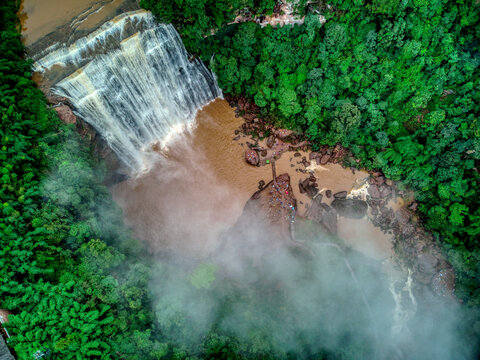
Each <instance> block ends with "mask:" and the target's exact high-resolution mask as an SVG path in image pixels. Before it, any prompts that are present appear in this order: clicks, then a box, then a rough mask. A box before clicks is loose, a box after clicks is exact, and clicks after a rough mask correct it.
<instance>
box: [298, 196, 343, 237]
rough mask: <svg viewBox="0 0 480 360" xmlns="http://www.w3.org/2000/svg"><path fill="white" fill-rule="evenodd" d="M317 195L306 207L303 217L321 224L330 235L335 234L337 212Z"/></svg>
mask: <svg viewBox="0 0 480 360" xmlns="http://www.w3.org/2000/svg"><path fill="white" fill-rule="evenodd" d="M321 201H322V200H321V199H319V198H318V197H317V198H315V199H314V201H312V204H311V206H310V207H309V208H308V210H307V212H306V214H305V217H306V218H307V219H309V220H312V221H315V222H317V223H319V224H321V225H322V226H323V227H324V228H325V229H326V230H327V232H329V233H330V234H332V235H336V234H337V212H336V211H335V209H334V208H332V207H330V206H328V205H327V204H324V203H322V202H321Z"/></svg>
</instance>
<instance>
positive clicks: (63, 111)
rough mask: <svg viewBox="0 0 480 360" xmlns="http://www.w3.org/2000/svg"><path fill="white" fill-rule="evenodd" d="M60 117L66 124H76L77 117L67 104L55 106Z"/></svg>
mask: <svg viewBox="0 0 480 360" xmlns="http://www.w3.org/2000/svg"><path fill="white" fill-rule="evenodd" d="M55 111H56V112H57V114H58V117H59V118H60V119H61V120H62V121H63V122H64V123H66V124H75V123H76V122H77V117H76V116H75V115H74V114H73V112H72V110H71V109H70V108H69V107H68V106H67V105H62V106H58V107H56V108H55Z"/></svg>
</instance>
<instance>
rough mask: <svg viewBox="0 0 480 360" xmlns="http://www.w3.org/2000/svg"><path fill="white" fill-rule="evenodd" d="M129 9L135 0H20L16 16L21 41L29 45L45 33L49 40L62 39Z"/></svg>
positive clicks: (94, 26)
mask: <svg viewBox="0 0 480 360" xmlns="http://www.w3.org/2000/svg"><path fill="white" fill-rule="evenodd" d="M131 8H138V6H137V5H136V1H135V0H22V2H21V5H20V9H19V12H18V17H19V19H20V22H21V25H22V36H23V42H24V44H25V45H26V46H27V47H29V46H33V44H34V43H35V42H37V41H38V40H42V38H45V37H47V35H55V36H53V38H52V41H56V40H59V39H60V40H62V41H65V40H66V39H68V38H69V37H70V35H71V34H73V33H80V32H82V31H87V32H88V31H90V30H92V29H94V28H96V27H98V26H99V25H101V24H102V23H104V22H105V21H107V20H110V19H111V18H112V17H114V16H115V15H117V13H118V11H121V10H127V9H131ZM53 33H55V34H53ZM47 45H52V44H51V43H48V42H47V44H46V45H45V46H47ZM35 50H36V51H39V50H42V48H36V49H35Z"/></svg>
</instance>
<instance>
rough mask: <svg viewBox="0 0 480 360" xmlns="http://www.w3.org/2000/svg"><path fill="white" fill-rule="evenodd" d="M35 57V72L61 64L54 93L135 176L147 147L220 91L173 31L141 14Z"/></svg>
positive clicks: (146, 159)
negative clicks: (71, 106) (63, 97)
mask: <svg viewBox="0 0 480 360" xmlns="http://www.w3.org/2000/svg"><path fill="white" fill-rule="evenodd" d="M34 59H35V63H34V70H35V71H38V72H45V71H48V70H50V69H52V68H53V67H54V66H55V65H59V66H60V67H61V69H62V71H61V72H63V75H62V76H61V77H60V79H56V80H58V81H55V85H54V87H53V92H54V93H56V94H58V95H61V96H65V97H67V98H68V99H69V100H70V101H71V103H72V104H73V105H74V107H75V109H74V112H75V113H76V114H77V115H79V116H80V117H81V118H83V119H84V120H85V121H86V122H88V123H89V124H90V125H92V126H93V127H94V128H95V129H96V130H97V131H98V132H99V133H100V134H101V135H102V136H103V137H104V139H105V140H106V141H107V143H108V144H109V146H110V147H111V148H112V150H113V151H115V153H116V154H117V155H118V157H119V159H120V160H122V161H123V162H124V163H125V164H126V165H127V166H128V167H129V168H130V169H131V170H132V171H133V172H139V171H144V170H146V169H148V168H149V166H150V161H151V160H150V159H151V154H152V153H151V151H150V150H151V147H152V145H154V144H159V145H160V146H164V145H165V144H166V142H167V141H168V139H169V137H170V136H171V135H172V134H173V133H175V132H178V131H180V130H181V129H183V128H185V127H188V126H189V125H192V124H193V122H194V120H195V114H196V111H197V110H198V109H199V108H201V107H202V106H204V105H205V104H207V103H208V102H210V101H211V100H213V99H215V98H216V97H219V96H221V94H222V93H221V90H220V89H219V88H218V85H217V83H216V80H215V77H214V76H213V74H212V73H211V72H210V71H209V70H208V69H207V68H206V67H205V65H204V64H203V63H202V62H201V61H199V60H194V61H189V59H188V54H187V52H186V50H185V48H184V46H183V44H182V40H181V38H180V36H179V35H178V33H177V32H176V31H175V29H174V28H173V26H172V25H165V24H159V23H157V22H156V21H155V19H154V18H153V16H152V15H151V14H150V13H149V12H146V11H134V12H129V13H125V14H122V15H120V16H118V17H116V18H115V19H113V20H111V21H109V22H107V23H105V24H103V25H102V26H101V27H100V28H99V29H97V30H96V31H94V32H93V33H91V34H90V35H88V36H85V37H83V38H80V39H78V40H76V41H75V42H74V43H73V44H71V45H67V44H56V45H54V46H52V47H50V48H48V49H46V50H45V51H43V52H42V53H41V54H39V55H38V56H37V57H36V58H34ZM57 68H58V67H57ZM53 69H55V68H53ZM57 77H58V75H57Z"/></svg>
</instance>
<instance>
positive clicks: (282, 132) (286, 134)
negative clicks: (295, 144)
mask: <svg viewBox="0 0 480 360" xmlns="http://www.w3.org/2000/svg"><path fill="white" fill-rule="evenodd" d="M292 134H293V131H292V130H288V129H277V130H276V131H275V135H277V136H278V137H279V138H280V139H285V138H286V137H289V136H290V135H292Z"/></svg>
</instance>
